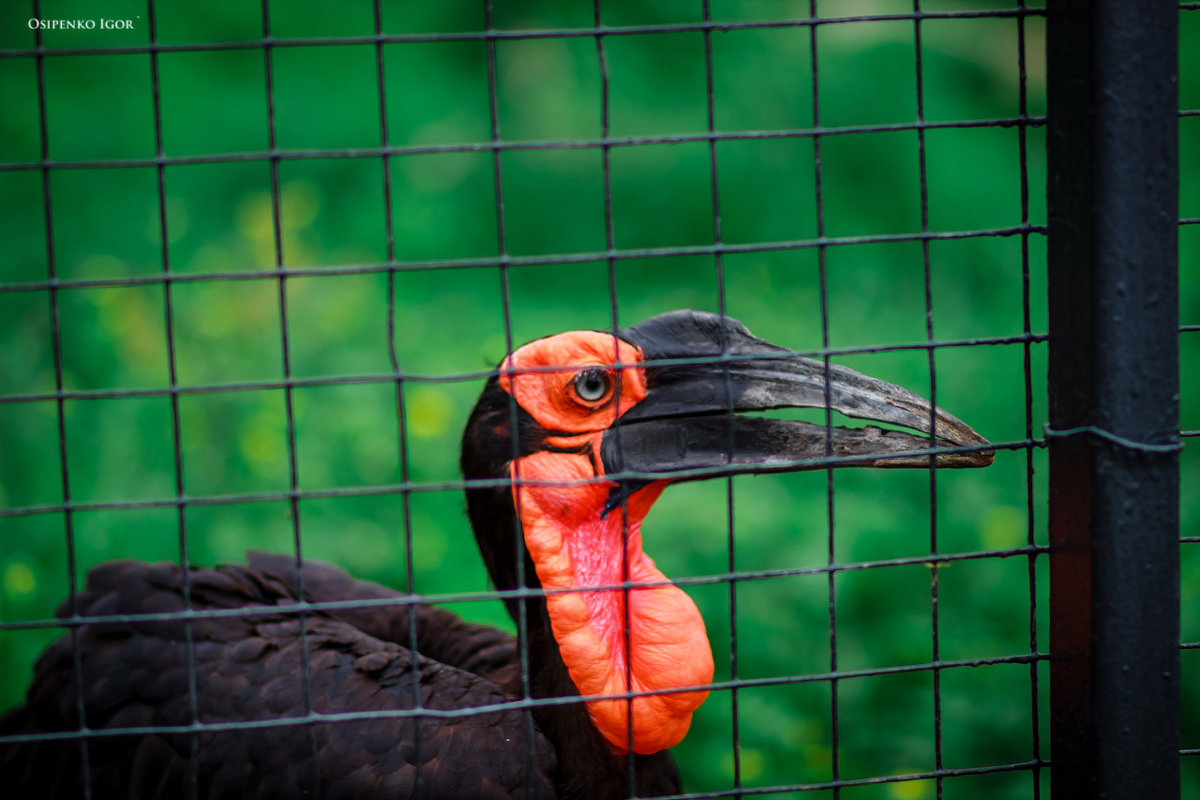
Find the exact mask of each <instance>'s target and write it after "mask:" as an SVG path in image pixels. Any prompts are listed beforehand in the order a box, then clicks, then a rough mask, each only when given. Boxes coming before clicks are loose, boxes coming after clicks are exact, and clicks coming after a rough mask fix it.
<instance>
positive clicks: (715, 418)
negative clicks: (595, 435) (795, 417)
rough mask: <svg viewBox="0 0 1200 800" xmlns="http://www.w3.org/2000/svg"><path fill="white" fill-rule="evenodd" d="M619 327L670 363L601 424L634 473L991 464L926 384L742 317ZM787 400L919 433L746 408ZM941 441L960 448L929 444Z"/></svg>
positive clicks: (690, 314) (616, 462)
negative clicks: (870, 369)
mask: <svg viewBox="0 0 1200 800" xmlns="http://www.w3.org/2000/svg"><path fill="white" fill-rule="evenodd" d="M621 338H623V339H625V340H627V341H629V342H631V343H632V344H636V345H637V346H638V347H640V348H641V349H642V351H643V353H644V354H645V357H646V361H647V362H660V361H670V362H673V363H665V364H655V363H649V364H648V365H647V366H646V382H647V389H648V394H647V396H646V398H645V399H644V400H643V401H642V402H640V403H638V404H637V405H636V406H634V407H633V408H631V409H630V410H629V411H628V412H627V413H626V414H625V415H624V416H622V417H621V418H620V420H619V424H617V425H614V426H613V427H612V428H611V429H609V430H608V431H607V432H606V433H605V434H604V439H603V441H602V444H601V448H600V454H601V458H602V460H603V462H604V469H605V472H606V474H615V473H635V474H636V475H637V477H635V479H634V482H635V483H636V482H641V480H647V481H648V480H655V479H658V476H659V475H661V477H662V478H666V479H672V480H686V479H689V478H708V477H712V476H713V475H726V474H735V473H744V472H790V471H799V470H805V469H824V468H825V467H827V466H830V465H832V466H859V467H913V468H928V467H929V466H930V462H931V460H932V461H936V464H937V466H938V467H939V468H941V467H951V468H957V467H985V466H987V465H988V464H991V463H992V459H993V455H994V454H993V452H992V451H991V450H988V449H986V448H987V445H988V441H987V440H986V439H984V438H983V437H982V436H980V435H979V434H977V433H976V432H975V431H973V430H971V428H970V427H969V426H968V425H967V424H966V423H964V422H962V421H961V420H959V419H957V418H956V417H953V416H951V415H950V414H948V413H946V412H945V411H944V410H942V409H940V408H938V409H934V408H933V406H932V405H931V404H930V402H929V401H928V400H926V399H925V398H923V397H921V396H920V395H917V394H914V393H913V392H910V391H909V390H907V389H905V388H903V387H900V386H896V385H895V384H892V383H888V382H886V381H881V380H877V379H876V378H872V377H870V376H867V375H863V374H862V373H860V372H855V371H854V370H852V369H848V368H846V367H842V366H838V365H836V364H830V365H828V367H826V365H825V363H824V362H823V361H817V360H814V359H810V358H803V357H799V356H795V355H792V354H791V353H790V352H789V351H788V350H786V349H785V348H782V347H778V346H777V345H773V344H771V343H770V342H766V341H763V340H762V339H758V338H757V337H755V336H753V335H752V334H751V333H750V332H749V331H748V330H747V329H746V327H745V326H744V325H742V324H741V323H740V322H738V321H737V320H735V319H731V318H729V317H719V316H717V315H715V314H708V313H704V312H698V311H672V312H670V313H667V314H661V315H659V316H656V317H651V318H650V319H648V320H646V321H644V322H641V323H638V324H637V325H634V326H632V327H630V328H627V329H625V330H624V331H622V332H621ZM714 359H716V360H714ZM827 376H828V380H827V379H826V378H827ZM788 407H809V408H826V407H828V408H830V409H832V410H834V411H839V412H841V413H842V414H845V415H846V416H848V417H854V418H857V419H866V420H872V421H875V422H884V423H890V424H893V425H899V426H903V427H905V428H909V429H911V430H913V431H916V432H917V433H915V434H913V433H907V432H903V431H895V430H883V429H880V428H878V427H875V426H867V427H865V428H857V429H856V428H844V427H833V428H832V429H831V430H830V429H827V427H826V426H825V425H824V424H812V423H808V422H795V421H787V420H774V419H767V418H763V417H745V416H739V415H738V412H745V411H763V410H768V409H774V408H788ZM931 422H932V423H933V425H932V427H933V430H932V432H931V431H930V427H931V425H930V423H931ZM829 433H832V436H831V437H830V436H828V435H827V434H829ZM931 433H932V438H931ZM937 448H953V450H952V451H951V452H946V453H933V454H931V452H930V451H931V449H937ZM931 456H932V457H931ZM643 475H644V476H645V478H642V476H643ZM639 479H640V480H639Z"/></svg>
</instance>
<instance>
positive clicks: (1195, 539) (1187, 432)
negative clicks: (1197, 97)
mask: <svg viewBox="0 0 1200 800" xmlns="http://www.w3.org/2000/svg"><path fill="white" fill-rule="evenodd" d="M1179 8H1180V13H1181V14H1183V15H1187V14H1188V13H1189V12H1190V13H1191V14H1192V15H1193V16H1195V15H1196V14H1197V13H1200V3H1197V2H1181V3H1180V4H1179ZM1179 118H1180V121H1181V123H1183V121H1184V120H1187V119H1197V118H1200V108H1186V107H1181V108H1180V109H1179ZM1184 124H1186V123H1184ZM1184 124H1181V127H1180V131H1181V138H1182V136H1183V135H1184V134H1183V131H1184V130H1186V128H1185V127H1184ZM1181 177H1182V176H1181ZM1197 225H1200V217H1186V216H1181V217H1180V219H1179V226H1180V233H1181V234H1182V233H1183V231H1184V230H1185V229H1187V228H1188V227H1189V226H1197ZM1181 268H1182V267H1181ZM1180 322H1181V323H1182V324H1181V325H1180V326H1179V336H1180V344H1181V345H1182V344H1183V343H1184V340H1185V339H1186V337H1188V336H1191V337H1193V338H1195V337H1196V336H1197V335H1198V334H1200V322H1196V321H1189V320H1187V319H1182V320H1180ZM1180 350H1181V352H1186V351H1184V350H1183V348H1182V347H1181V348H1180ZM1186 364H1187V362H1186V361H1185V360H1181V365H1182V366H1184V368H1185V369H1186ZM1183 424H1187V420H1186V419H1185V420H1184V423H1183ZM1179 433H1180V437H1181V438H1182V439H1183V441H1184V442H1187V440H1188V439H1192V440H1196V439H1198V438H1200V430H1197V429H1184V430H1181V431H1180V432H1179ZM1192 446H1194V443H1193V445H1192ZM1180 488H1181V492H1182V494H1183V496H1187V494H1188V492H1189V491H1190V492H1195V491H1196V487H1194V486H1191V487H1189V486H1188V485H1187V483H1186V482H1184V483H1183V484H1182V485H1181V487H1180ZM1180 533H1181V536H1180V543H1181V544H1180V546H1181V547H1182V548H1183V549H1184V555H1188V554H1189V553H1188V552H1187V550H1188V548H1189V547H1190V548H1192V549H1193V551H1192V553H1191V554H1193V555H1194V548H1195V547H1196V546H1197V545H1200V535H1198V534H1197V533H1195V532H1192V533H1189V532H1188V531H1186V530H1185V531H1181V532H1180ZM1180 650H1181V654H1182V653H1183V652H1186V651H1200V641H1184V642H1181V643H1180ZM1181 675H1182V677H1183V679H1184V685H1185V686H1187V685H1188V684H1189V682H1190V683H1191V684H1192V685H1194V684H1195V681H1196V675H1195V672H1194V670H1192V671H1189V670H1188V669H1187V668H1183V669H1182V670H1181ZM1184 713H1185V715H1186V714H1187V710H1186V708H1185V710H1184ZM1182 744H1183V747H1182V749H1181V750H1180V757H1181V758H1189V757H1191V758H1196V757H1198V756H1200V747H1189V746H1188V744H1189V742H1187V741H1186V740H1185V741H1184V742H1182Z"/></svg>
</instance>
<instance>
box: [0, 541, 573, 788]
mask: <svg viewBox="0 0 1200 800" xmlns="http://www.w3.org/2000/svg"><path fill="white" fill-rule="evenodd" d="M304 578H305V588H306V591H305V595H306V596H307V598H308V599H309V600H310V601H314V602H321V601H324V600H331V599H337V600H374V599H384V598H393V599H396V598H403V595H400V594H398V593H396V592H392V591H390V590H388V589H385V588H383V587H381V586H377V585H375V584H370V583H367V582H363V581H355V580H353V579H351V578H350V577H349V576H347V575H346V574H345V573H344V572H342V571H340V570H338V569H336V568H333V567H329V566H327V565H322V564H315V563H310V564H306V565H305V570H304ZM189 584H190V587H189V588H190V597H191V606H192V608H193V609H194V610H196V611H208V610H227V609H247V608H250V607H254V608H256V609H257V608H261V609H262V611H261V613H258V612H257V611H256V612H255V613H245V614H237V615H233V616H225V615H221V616H211V617H201V618H199V619H196V620H195V621H194V622H193V623H192V625H191V628H192V630H191V638H192V649H193V650H194V657H195V662H194V663H195V687H196V691H195V699H196V712H197V719H198V721H199V722H201V723H203V724H205V725H216V726H224V725H228V724H229V723H240V722H246V721H253V722H267V721H271V720H282V719H287V718H296V717H302V716H303V715H304V713H305V694H306V693H305V690H304V685H303V680H302V670H301V647H302V642H303V646H306V647H307V652H308V665H309V675H310V680H309V691H308V695H309V697H311V702H312V710H313V711H314V712H317V713H319V714H337V713H345V712H372V711H380V710H390V711H396V710H403V709H411V708H413V707H414V705H415V703H414V700H415V698H416V697H417V695H419V697H420V704H421V706H422V707H423V708H426V709H432V710H435V711H449V710H453V709H462V708H465V709H470V708H475V707H480V706H491V705H496V704H498V703H503V702H505V701H506V700H507V699H509V697H510V696H511V695H510V694H507V693H506V692H505V690H504V689H503V688H501V686H500V685H499V684H502V683H512V682H513V680H514V678H515V677H516V676H517V673H516V671H515V669H514V668H513V666H514V664H515V644H514V642H513V640H512V638H511V637H509V636H507V635H505V634H503V633H501V632H500V631H497V630H495V629H492V628H488V627H483V626H476V625H471V624H469V623H466V622H463V621H462V620H461V619H459V618H458V617H457V616H455V615H453V614H451V613H450V612H448V611H445V610H444V609H440V608H437V607H434V606H429V605H426V604H417V605H415V606H414V611H415V613H414V614H412V615H411V618H414V619H415V620H416V621H417V627H416V633H417V636H416V643H417V650H418V652H419V654H418V653H417V652H414V651H413V650H411V649H409V646H410V644H411V643H412V629H411V628H410V626H409V619H410V614H409V613H408V610H407V606H399V605H392V606H383V607H380V606H375V607H369V608H357V609H354V608H351V609H345V610H339V611H337V612H328V611H326V612H321V611H310V612H307V613H305V614H304V617H303V621H302V620H301V617H300V615H299V614H297V613H296V612H294V611H291V612H286V611H280V610H276V608H275V607H277V606H281V605H284V606H286V605H292V604H294V603H295V602H296V600H297V599H298V595H297V593H296V590H295V588H296V587H295V571H294V569H293V568H292V565H291V561H290V560H289V559H288V558H286V557H283V556H263V555H255V556H252V557H251V568H244V567H233V566H225V567H220V568H217V569H194V570H192V571H191V572H190V573H189ZM78 602H79V613H80V614H81V615H82V616H85V617H87V616H106V617H108V616H121V615H145V614H161V613H163V612H167V613H171V612H181V611H183V610H184V608H185V606H184V601H183V588H182V585H181V572H180V569H179V567H178V566H177V565H173V564H143V563H139V562H133V561H123V562H112V563H108V564H104V565H101V566H99V567H97V568H96V569H94V570H92V571H91V572H90V573H89V575H88V581H87V587H86V589H85V591H83V592H82V593H81V594H80V596H79V598H78ZM65 611H66V609H65V608H64V609H63V612H64V616H65ZM302 624H303V625H304V628H305V635H304V637H301V635H300V627H301V625H302ZM79 649H80V653H81V656H82V669H83V676H84V680H83V683H82V686H83V691H84V706H85V709H86V714H87V723H88V727H90V728H93V729H121V728H143V727H159V726H188V725H190V724H191V723H192V710H191V702H190V692H189V674H188V657H187V650H188V646H187V631H186V623H185V622H184V620H183V619H182V618H178V617H177V618H167V619H152V620H134V621H123V622H106V623H98V624H89V625H86V626H83V627H82V628H81V633H80V635H79ZM73 678H74V666H73V657H72V652H71V640H70V638H69V637H64V638H63V639H61V640H59V641H58V642H57V643H56V644H55V645H53V646H52V647H51V648H50V649H49V650H47V651H46V653H45V654H44V655H43V656H42V658H41V659H40V660H39V662H38V664H37V668H36V677H35V679H34V682H33V685H32V686H31V687H30V690H29V693H28V699H27V702H26V704H25V706H23V707H20V708H18V709H16V710H14V711H13V712H10V714H9V715H7V716H6V717H5V718H4V719H3V721H2V722H0V735H8V734H12V733H17V732H26V733H28V732H34V731H36V732H51V731H78V730H79V729H80V720H79V716H78V713H77V707H78V704H77V697H76V692H77V691H78V688H79V687H78V685H77V684H76V683H75V681H74V679H73ZM418 726H419V731H418ZM530 733H532V734H533V739H532V741H531V740H530V738H529V737H530ZM193 739H194V740H195V749H194V750H193ZM516 748H519V750H516ZM531 748H532V753H533V758H532V763H530V762H531V759H528V758H512V757H511V754H512V753H513V752H514V751H515V752H521V753H529V752H531ZM80 752H81V751H80V745H79V742H78V741H73V740H49V741H40V742H23V743H18V744H9V745H5V746H0V785H2V786H5V787H7V788H6V796H8V797H14V796H16V797H20V796H29V797H81V796H82V789H83V781H82V775H81V760H80ZM467 754H470V757H466V755H467ZM314 756H315V757H314ZM88 759H89V764H90V768H91V780H90V783H91V789H92V797H94V798H109V797H111V798H118V797H120V798H174V797H183V796H186V794H187V787H188V785H189V783H190V781H191V780H193V775H192V773H194V780H195V783H196V788H197V790H198V791H197V796H198V797H205V798H210V797H211V798H226V797H256V798H290V797H303V796H312V794H313V789H314V788H318V789H319V794H320V796H322V797H326V798H339V797H347V798H350V797H354V798H358V797H410V796H413V794H414V790H415V789H416V787H417V784H418V781H419V782H420V786H421V789H422V790H423V791H422V795H423V796H425V797H480V798H485V797H486V798H508V797H525V796H532V797H553V796H554V795H555V791H554V788H553V785H552V776H553V774H554V769H555V757H554V750H553V748H552V747H550V745H549V744H548V743H547V742H546V740H545V738H544V737H543V736H542V735H541V734H540V733H538V732H537V731H536V730H532V731H531V729H530V727H529V726H528V725H527V723H526V719H525V715H524V713H523V712H521V711H518V710H502V711H488V712H483V713H478V714H470V715H468V716H463V717H458V718H454V719H452V720H447V719H444V718H439V717H421V718H413V717H402V716H385V717H379V718H368V719H362V720H352V721H338V722H321V723H316V724H312V725H308V724H298V725H279V726H275V725H268V726H263V727H237V726H236V725H234V726H230V727H228V728H223V729H220V730H212V731H206V732H203V733H201V734H199V735H198V736H195V737H193V736H192V735H191V734H187V733H166V734H149V735H138V736H104V737H96V738H93V739H90V740H89V745H88ZM482 765H487V769H486V770H485V769H483V768H482ZM530 766H532V767H533V770H532V772H530V771H529V769H528V768H529V767H530ZM189 770H191V772H190V773H189ZM314 784H315V787H314ZM26 790H28V794H27V795H24V794H23V792H25V791H26ZM11 791H15V792H16V794H15V795H14V794H12V793H9V792H11Z"/></svg>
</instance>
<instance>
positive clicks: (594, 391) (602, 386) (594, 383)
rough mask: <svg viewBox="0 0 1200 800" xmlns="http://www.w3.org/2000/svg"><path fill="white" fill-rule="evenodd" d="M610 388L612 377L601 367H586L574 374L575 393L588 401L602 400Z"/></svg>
mask: <svg viewBox="0 0 1200 800" xmlns="http://www.w3.org/2000/svg"><path fill="white" fill-rule="evenodd" d="M610 389H612V378H611V377H609V374H608V373H607V372H606V371H605V370H602V369H588V370H584V371H583V372H581V373H579V374H578V375H576V376H575V393H576V394H577V395H579V399H580V400H583V401H585V402H588V403H594V402H596V401H597V400H603V399H604V397H605V395H607V394H608V392H609V390H610Z"/></svg>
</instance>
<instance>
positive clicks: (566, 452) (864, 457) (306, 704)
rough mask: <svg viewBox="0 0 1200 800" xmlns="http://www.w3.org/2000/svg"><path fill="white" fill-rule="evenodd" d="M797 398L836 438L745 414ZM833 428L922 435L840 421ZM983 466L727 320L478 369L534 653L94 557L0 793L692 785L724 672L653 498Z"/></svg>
mask: <svg viewBox="0 0 1200 800" xmlns="http://www.w3.org/2000/svg"><path fill="white" fill-rule="evenodd" d="M787 407H812V408H818V409H824V410H825V411H826V420H825V422H823V423H809V422H802V421H796V420H780V419H772V418H770V417H766V416H762V415H761V414H755V415H747V412H761V411H768V410H771V409H779V408H787ZM833 411H836V412H839V413H841V414H843V415H845V416H847V417H851V418H856V419H865V420H869V421H871V422H874V423H885V424H887V425H891V426H897V428H905V429H907V430H899V429H896V428H888V429H884V428H881V427H879V426H878V425H867V426H865V427H862V428H855V427H844V426H840V425H839V426H835V425H833V424H832V420H831V419H830V418H829V417H831V416H832V413H831V412H833ZM989 448H990V445H989V442H988V441H987V440H986V439H984V438H983V437H982V436H980V435H979V434H977V433H976V432H975V431H974V430H972V429H971V428H970V427H969V426H968V425H966V424H965V423H964V422H962V421H960V420H959V419H957V418H956V417H954V416H952V415H950V414H949V413H947V412H946V411H944V410H943V409H941V408H936V407H934V406H933V405H932V404H931V403H930V402H929V401H928V400H926V399H924V398H922V397H920V396H919V395H917V394H915V393H913V392H911V391H908V390H907V389H904V388H902V387H900V386H897V385H894V384H891V383H888V382H886V381H882V380H879V379H876V378H872V377H869V376H867V375H864V374H862V373H859V372H856V371H854V370H851V369H849V368H847V367H844V366H841V365H837V364H833V363H830V362H829V360H828V359H812V358H807V357H803V356H800V355H797V354H796V353H795V352H794V351H792V350H789V349H787V348H785V347H781V346H778V345H774V344H771V343H769V342H767V341H765V340H763V339H759V338H757V337H755V336H754V335H753V334H751V333H750V331H749V330H748V329H747V328H746V326H745V325H743V324H742V323H741V322H739V321H737V320H735V319H733V318H732V317H729V316H726V315H724V314H713V313H709V312H702V311H693V310H680V311H672V312H668V313H665V314H659V315H657V316H654V317H651V318H649V319H647V320H645V321H642V322H639V323H637V324H635V325H632V326H629V327H626V328H620V329H618V328H616V327H615V326H614V328H613V329H610V330H607V331H605V330H583V331H572V332H567V333H560V334H556V335H553V336H548V337H545V338H542V339H538V340H535V341H532V342H530V343H528V344H525V345H522V346H520V347H518V348H516V349H515V350H513V351H512V352H511V353H510V354H509V355H507V356H506V357H505V358H504V360H503V361H502V362H501V363H500V364H499V365H498V367H497V368H496V370H494V371H493V372H491V373H490V375H489V376H488V377H487V379H486V381H485V385H484V388H483V391H482V393H481V395H480V397H479V399H478V402H477V403H476V405H475V407H474V409H473V411H472V412H471V414H470V416H469V418H468V421H467V423H466V426H465V430H464V434H463V440H462V451H461V468H462V473H463V477H464V486H465V494H466V514H467V517H468V520H469V522H470V526H471V528H472V530H473V532H474V536H475V540H476V544H477V546H478V548H479V551H480V553H481V555H482V557H483V561H484V564H485V565H486V567H487V570H488V573H489V576H490V579H491V582H492V584H493V585H494V587H495V589H496V590H497V592H498V594H499V595H500V596H501V597H502V599H503V602H504V604H505V605H506V607H507V610H508V612H509V614H510V615H511V616H512V617H513V619H514V622H515V625H516V628H517V631H518V634H517V636H513V635H510V634H508V633H505V632H502V631H500V630H498V629H495V628H491V627H488V626H483V625H478V624H475V623H471V622H467V621H465V620H463V619H461V618H459V617H458V616H456V615H455V614H453V613H452V612H450V611H448V610H446V609H444V608H441V607H438V606H436V605H432V604H429V603H426V602H424V601H423V600H422V599H421V598H419V597H417V596H414V595H409V594H405V593H403V592H399V591H396V590H393V589H390V588H387V587H384V586H380V585H377V584H374V583H370V582H367V581H360V580H356V579H354V578H353V577H351V576H350V575H349V574H348V573H347V572H345V571H343V570H341V569H340V568H338V567H336V566H333V565H328V564H322V563H319V562H310V561H298V560H297V558H296V557H295V556H291V555H278V554H265V553H253V552H252V553H250V554H249V556H248V559H247V563H246V564H245V565H222V566H218V567H214V568H200V567H195V566H189V567H188V568H187V569H182V568H181V567H180V566H179V565H178V564H173V563H158V564H148V563H141V562H136V561H114V562H109V563H104V564H101V565H99V566H96V567H94V568H93V569H91V570H90V572H89V573H88V576H87V579H86V585H85V587H84V588H83V590H82V591H81V592H79V593H78V594H77V596H76V597H75V598H74V600H73V602H72V601H68V602H67V603H64V604H63V607H62V608H61V609H60V612H59V614H60V616H62V617H64V618H67V619H68V621H70V622H72V624H73V626H74V627H73V628H72V629H71V632H69V633H68V634H67V635H65V636H63V637H62V638H61V639H60V640H59V641H57V642H56V643H54V644H52V645H51V646H50V647H49V648H48V649H47V651H46V652H45V653H44V654H43V655H42V656H41V658H40V659H39V660H38V662H37V664H36V666H35V669H34V677H33V680H32V683H31V685H30V687H29V689H28V692H27V694H26V699H25V702H24V703H23V704H22V705H19V706H17V707H16V708H14V709H12V710H11V711H9V712H8V713H7V714H5V715H4V716H3V717H2V718H0V786H4V787H5V792H6V796H8V797H38V798H59V797H81V796H84V795H83V792H84V790H85V789H86V790H87V791H88V792H89V796H90V797H92V798H95V799H96V800H101V799H102V798H116V797H121V798H174V797H197V798H250V797H253V798H291V797H314V796H319V797H322V798H409V797H425V798H489V799H491V798H496V799H497V800H500V799H502V798H554V797H557V798H576V799H577V800H588V799H590V798H612V797H628V796H632V795H636V796H639V797H651V796H656V795H667V794H677V793H679V792H680V791H681V787H680V781H679V774H678V770H677V768H676V765H675V763H674V761H673V760H672V757H671V755H670V748H671V747H672V746H674V745H675V744H678V743H679V742H680V741H681V740H682V739H683V738H684V736H685V735H686V733H687V731H688V727H689V725H690V722H691V719H692V716H693V713H694V712H695V710H696V709H697V708H698V707H699V705H700V704H701V703H702V702H703V701H704V700H705V698H706V696H707V695H708V693H709V689H710V686H711V684H712V681H713V659H712V651H711V647H710V645H709V642H708V638H707V634H706V632H705V627H704V621H703V619H702V617H701V615H700V612H699V611H698V609H697V607H696V605H695V603H694V602H693V601H692V600H691V599H690V597H689V596H688V595H687V594H686V593H685V592H684V591H683V590H682V589H680V588H679V587H677V586H675V585H674V584H672V583H671V581H670V580H669V579H667V578H666V576H664V575H663V573H662V572H661V571H659V569H658V568H657V567H656V565H655V563H654V561H653V560H652V559H651V558H650V556H649V555H647V554H646V553H645V552H644V550H643V546H642V523H643V520H644V519H645V517H646V515H647V513H648V512H649V511H650V508H651V506H653V504H654V502H655V500H656V499H657V498H658V497H659V496H660V495H661V493H662V492H663V491H664V490H665V489H666V488H667V487H668V486H669V485H671V484H673V483H678V482H682V481H692V480H702V479H706V478H712V477H716V476H726V475H731V474H738V473H759V472H786V471H797V470H804V469H826V468H830V467H835V466H837V467H841V466H860V467H861V466H865V467H912V468H922V467H925V468H929V467H930V466H931V465H934V464H936V466H937V467H938V468H942V467H951V468H954V467H980V466H986V465H987V464H989V463H991V461H992V459H993V450H992V449H989ZM942 451H945V452H942ZM417 535H419V534H417Z"/></svg>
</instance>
